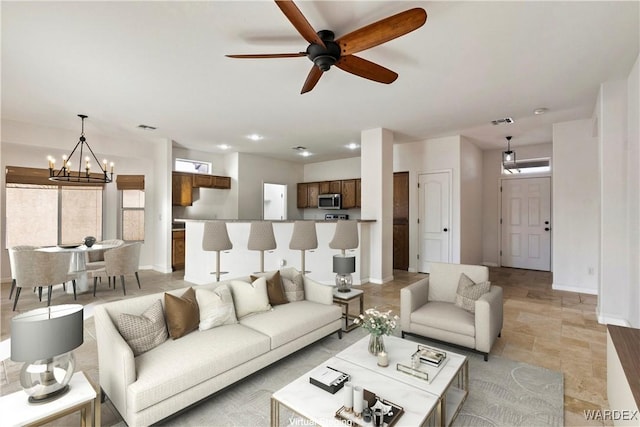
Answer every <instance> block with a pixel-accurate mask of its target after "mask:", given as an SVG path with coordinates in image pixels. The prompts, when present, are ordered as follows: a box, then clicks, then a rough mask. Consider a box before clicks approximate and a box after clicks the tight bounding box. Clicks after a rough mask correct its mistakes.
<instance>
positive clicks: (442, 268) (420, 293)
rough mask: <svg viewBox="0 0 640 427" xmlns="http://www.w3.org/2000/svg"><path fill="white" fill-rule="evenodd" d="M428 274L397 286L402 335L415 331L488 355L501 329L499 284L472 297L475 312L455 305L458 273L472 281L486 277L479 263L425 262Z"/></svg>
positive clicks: (412, 333)
mask: <svg viewBox="0 0 640 427" xmlns="http://www.w3.org/2000/svg"><path fill="white" fill-rule="evenodd" d="M429 271H430V272H429V277H426V278H424V279H421V280H420V281H418V282H416V283H413V284H411V285H409V286H407V287H405V288H403V289H401V290H400V324H401V327H402V337H403V338H404V336H405V334H411V335H418V336H422V337H426V338H431V339H434V340H437V341H442V342H446V343H450V344H454V345H458V346H462V347H467V348H471V349H473V350H476V351H478V352H480V353H483V354H484V360H485V361H486V360H488V359H489V352H490V351H491V347H492V346H493V343H494V342H495V340H496V338H497V337H498V336H499V335H500V332H501V331H502V288H501V287H499V286H495V285H491V287H490V290H489V292H487V293H485V294H483V295H482V296H481V297H480V298H478V299H477V300H476V301H475V313H471V312H469V311H468V310H465V309H463V308H460V307H458V306H456V305H455V300H456V291H457V289H458V282H459V280H460V275H461V273H464V274H465V275H467V276H468V277H469V278H470V279H471V280H473V281H474V282H475V283H480V282H486V281H488V280H489V269H488V268H487V267H485V266H481V265H465V264H448V263H437V262H433V263H430V264H429Z"/></svg>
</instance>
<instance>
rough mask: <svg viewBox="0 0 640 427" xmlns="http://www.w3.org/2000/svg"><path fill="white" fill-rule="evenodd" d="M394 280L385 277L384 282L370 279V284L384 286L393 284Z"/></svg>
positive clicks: (391, 277) (390, 277)
mask: <svg viewBox="0 0 640 427" xmlns="http://www.w3.org/2000/svg"><path fill="white" fill-rule="evenodd" d="M392 280H393V276H388V277H385V278H383V279H382V280H380V279H372V278H369V283H373V284H375V285H384V284H385V283H387V282H391V281H392Z"/></svg>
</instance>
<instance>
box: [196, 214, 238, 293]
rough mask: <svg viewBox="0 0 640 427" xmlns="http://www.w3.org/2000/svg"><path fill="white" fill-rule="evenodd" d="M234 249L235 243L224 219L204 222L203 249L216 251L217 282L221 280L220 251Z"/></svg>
mask: <svg viewBox="0 0 640 427" xmlns="http://www.w3.org/2000/svg"><path fill="white" fill-rule="evenodd" d="M229 249H233V243H231V240H230V239H229V233H228V232H227V223H226V222H223V221H207V222H205V223H204V234H203V235H202V250H203V251H215V253H216V282H219V281H220V274H226V273H227V272H226V271H222V272H221V271H220V251H227V250H229Z"/></svg>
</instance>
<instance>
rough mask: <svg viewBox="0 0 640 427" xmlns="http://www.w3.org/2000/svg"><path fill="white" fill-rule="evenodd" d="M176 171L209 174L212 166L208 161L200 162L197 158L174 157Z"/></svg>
mask: <svg viewBox="0 0 640 427" xmlns="http://www.w3.org/2000/svg"><path fill="white" fill-rule="evenodd" d="M175 169H176V171H178V172H191V173H205V174H211V173H212V170H213V169H212V168H211V163H209V162H200V161H198V160H187V159H176V166H175Z"/></svg>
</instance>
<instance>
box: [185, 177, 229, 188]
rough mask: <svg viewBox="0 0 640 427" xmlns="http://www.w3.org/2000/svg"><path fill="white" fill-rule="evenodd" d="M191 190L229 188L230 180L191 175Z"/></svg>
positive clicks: (227, 178)
mask: <svg viewBox="0 0 640 427" xmlns="http://www.w3.org/2000/svg"><path fill="white" fill-rule="evenodd" d="M193 188H221V189H229V188H231V178H230V177H228V176H216V175H204V174H193Z"/></svg>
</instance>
